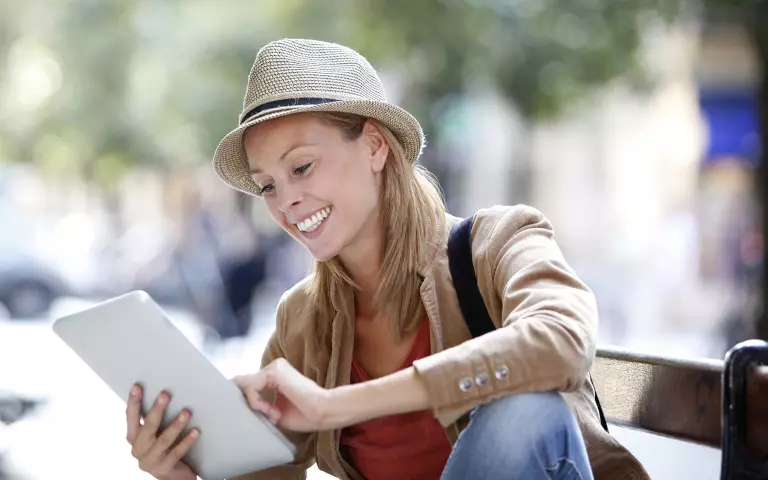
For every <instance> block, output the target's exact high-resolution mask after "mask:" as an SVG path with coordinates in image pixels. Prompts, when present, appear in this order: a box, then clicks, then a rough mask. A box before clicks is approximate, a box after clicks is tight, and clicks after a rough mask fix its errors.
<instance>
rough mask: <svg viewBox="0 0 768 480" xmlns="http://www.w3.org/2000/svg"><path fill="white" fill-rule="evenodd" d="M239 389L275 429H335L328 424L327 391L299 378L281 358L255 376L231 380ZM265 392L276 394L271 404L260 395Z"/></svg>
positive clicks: (304, 378)
mask: <svg viewBox="0 0 768 480" xmlns="http://www.w3.org/2000/svg"><path fill="white" fill-rule="evenodd" d="M232 381H233V382H234V383H235V385H237V386H238V387H240V389H241V390H242V391H243V394H245V397H246V399H247V400H248V405H250V407H251V408H252V409H253V410H256V411H258V412H261V413H263V414H264V415H265V416H266V417H267V418H269V420H270V421H271V422H272V423H274V424H275V425H279V426H280V427H283V428H285V429H287V430H292V431H295V432H316V431H320V430H330V429H333V428H338V427H339V426H340V425H332V424H331V423H332V422H329V415H328V408H329V406H330V403H331V400H330V390H327V389H325V388H322V387H320V386H319V385H317V384H316V383H315V382H313V381H312V380H310V379H309V378H307V377H305V376H304V375H302V374H301V373H300V372H299V371H298V370H296V369H295V368H293V366H292V365H291V364H290V363H288V361H287V360H286V359H284V358H278V359H275V360H274V361H273V362H272V363H270V364H269V365H267V366H266V367H264V368H262V369H261V370H259V371H258V372H256V373H252V374H249V375H240V376H237V377H235V378H233V379H232ZM264 390H271V391H272V392H274V394H275V403H274V405H273V404H270V403H269V402H267V401H266V400H264V398H263V397H262V395H261V392H263V391H264Z"/></svg>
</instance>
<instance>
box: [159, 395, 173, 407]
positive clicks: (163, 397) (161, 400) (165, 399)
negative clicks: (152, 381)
mask: <svg viewBox="0 0 768 480" xmlns="http://www.w3.org/2000/svg"><path fill="white" fill-rule="evenodd" d="M169 399H170V398H169V397H168V394H165V393H163V394H161V395H160V398H158V399H157V403H159V404H160V405H165V404H166V403H168V400H169Z"/></svg>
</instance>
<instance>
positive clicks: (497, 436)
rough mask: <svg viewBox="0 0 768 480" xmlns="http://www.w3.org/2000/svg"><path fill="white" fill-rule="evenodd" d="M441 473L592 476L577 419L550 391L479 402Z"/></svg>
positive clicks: (513, 476) (490, 476) (470, 476)
mask: <svg viewBox="0 0 768 480" xmlns="http://www.w3.org/2000/svg"><path fill="white" fill-rule="evenodd" d="M512 472H517V473H512ZM445 473H446V475H445V476H444V478H449V479H453V478H462V476H464V478H478V479H480V478H563V479H565V478H576V479H587V478H592V476H591V471H590V467H589V461H588V459H587V454H586V447H585V446H584V440H583V438H582V436H581V431H580V430H579V426H578V424H577V423H576V419H575V417H574V415H573V413H572V412H571V410H570V408H569V407H568V404H567V403H566V402H565V400H564V399H563V397H562V396H561V395H560V394H558V393H554V392H548V393H523V394H518V395H510V396H507V397H502V398H499V399H497V400H495V401H493V402H491V403H489V404H487V405H483V406H480V407H477V408H476V409H475V410H474V411H473V412H472V415H471V421H470V424H469V425H468V426H467V428H466V429H465V430H464V431H463V432H462V434H461V436H460V437H459V440H458V442H457V443H456V445H455V446H454V451H453V453H452V454H451V458H449V459H448V464H447V465H446V470H445ZM523 473H524V474H525V476H517V475H522V474H523ZM467 475H468V476H467ZM498 475H502V476H501V477H499V476H498Z"/></svg>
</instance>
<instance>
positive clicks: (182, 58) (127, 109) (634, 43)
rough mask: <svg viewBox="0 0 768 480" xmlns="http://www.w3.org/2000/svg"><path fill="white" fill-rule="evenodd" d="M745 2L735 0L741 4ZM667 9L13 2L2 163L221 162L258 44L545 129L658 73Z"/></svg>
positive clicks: (66, 169) (0, 124)
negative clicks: (293, 49)
mask: <svg viewBox="0 0 768 480" xmlns="http://www.w3.org/2000/svg"><path fill="white" fill-rule="evenodd" d="M734 1H735V0H734ZM682 5H685V4H684V3H681V2H676V1H672V2H670V1H667V0H612V1H604V0H570V1H567V2H563V1H556V0H424V1H422V0H418V1H414V0H388V1H386V2H385V1H356V0H328V1H325V2H314V1H311V0H260V1H259V2H220V1H216V0H189V1H185V2H156V1H151V0H67V1H64V0H58V1H54V0H25V1H24V2H0V102H1V103H2V104H3V105H4V106H5V107H4V108H3V109H0V110H2V112H0V155H2V157H3V158H0V161H3V160H6V161H27V162H36V163H38V164H39V165H41V166H42V167H44V168H45V169H47V170H48V171H50V172H54V173H55V174H57V175H66V174H85V175H86V176H88V177H89V178H90V179H91V180H93V181H96V182H98V183H101V184H102V185H107V186H108V185H110V184H112V183H113V181H114V179H115V178H116V177H118V176H119V175H120V174H121V173H122V172H124V171H126V170H127V169H129V168H131V166H133V165H137V164H147V165H159V166H163V165H173V164H179V163H184V162H200V161H207V160H208V159H209V157H210V155H211V153H212V151H213V149H214V147H215V145H216V142H217V141H218V140H219V139H220V138H221V136H222V135H223V134H225V133H226V132H227V131H228V130H230V129H231V128H232V127H234V126H235V124H236V118H237V114H238V113H239V111H240V108H241V102H242V95H243V92H244V83H245V78H246V76H247V74H248V71H249V69H250V67H251V64H252V61H253V57H254V55H255V53H256V51H257V50H258V49H259V48H260V47H261V46H262V45H263V44H264V43H266V42H267V41H269V40H272V39H275V38H281V37H289V36H298V37H304V38H318V39H324V40H331V41H337V42H340V43H344V44H348V45H350V46H352V47H354V48H356V49H357V50H359V51H361V52H362V53H363V54H364V55H366V56H367V57H368V58H369V59H370V60H371V61H372V63H374V64H375V65H377V66H378V67H380V70H387V71H395V72H396V73H397V74H399V75H400V76H401V78H402V80H403V81H404V86H405V88H404V98H403V99H402V101H401V103H403V104H404V106H406V107H407V108H408V109H409V110H411V111H412V112H413V113H414V114H415V115H416V116H417V117H418V118H419V119H420V120H421V121H422V122H423V123H424V124H425V127H426V128H427V130H428V131H429V130H432V128H433V120H434V113H433V112H434V110H435V106H436V105H440V101H441V100H442V99H444V98H446V97H447V96H450V95H455V94H457V93H461V92H462V91H466V90H467V89H469V88H472V85H473V84H474V83H475V82H493V83H496V84H497V85H498V86H499V87H500V88H501V90H502V91H503V92H504V93H505V94H506V95H507V96H508V98H509V99H510V100H511V101H512V102H514V103H515V104H517V105H518V106H519V108H520V110H521V112H522V113H523V114H524V115H525V116H526V117H527V118H529V119H531V120H535V119H537V118H541V117H547V116H551V115H555V114H557V113H558V112H559V111H560V110H561V109H562V108H563V107H564V106H566V105H568V104H569V103H570V102H571V101H573V100H575V99H578V98H579V97H581V96H583V95H584V94H585V93H587V92H589V91H590V90H591V89H593V88H595V87H599V86H601V85H604V84H605V83H606V82H610V81H611V80H612V79H615V78H617V77H620V76H629V77H630V78H633V79H637V80H640V81H642V80H648V79H647V78H646V76H645V74H644V69H643V65H642V62H641V60H640V58H639V55H638V51H639V50H638V49H639V47H640V45H641V44H642V42H643V38H644V35H645V34H646V33H647V32H648V31H649V30H652V29H653V28H664V25H665V24H666V23H667V22H668V21H670V20H672V19H674V18H676V17H677V16H678V15H679V14H680V13H681V11H683V6H682Z"/></svg>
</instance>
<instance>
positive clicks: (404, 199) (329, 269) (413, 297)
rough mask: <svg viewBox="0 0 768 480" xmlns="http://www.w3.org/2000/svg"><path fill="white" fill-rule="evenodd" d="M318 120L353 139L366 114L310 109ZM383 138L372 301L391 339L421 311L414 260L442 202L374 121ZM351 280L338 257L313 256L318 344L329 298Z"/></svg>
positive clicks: (327, 334) (440, 215) (326, 328)
mask: <svg viewBox="0 0 768 480" xmlns="http://www.w3.org/2000/svg"><path fill="white" fill-rule="evenodd" d="M313 115H315V116H317V117H319V118H320V119H321V120H322V121H323V122H325V123H327V124H330V125H333V126H336V127H338V128H340V129H341V130H342V131H343V132H344V134H345V138H346V139H347V140H350V141H352V140H356V139H357V138H359V137H360V135H361V134H362V132H363V126H364V124H365V122H366V120H368V119H367V118H365V117H362V116H359V115H354V114H344V113H328V112H315V113H313ZM377 125H378V127H379V128H380V129H381V131H382V133H383V134H384V137H385V138H386V141H387V143H388V144H389V156H388V157H387V161H386V164H385V165H384V170H383V181H382V188H381V197H380V202H381V208H380V209H379V210H380V212H381V223H382V225H383V229H384V241H383V248H384V251H383V255H382V264H381V272H380V276H379V285H378V289H377V291H376V293H375V296H374V307H375V308H376V310H377V311H378V312H379V313H384V314H386V315H387V317H388V319H389V322H390V332H391V333H392V335H393V337H394V338H395V339H396V340H400V339H402V338H403V337H404V336H405V335H407V334H408V333H411V332H413V331H414V330H415V329H416V328H417V327H418V325H419V322H420V321H421V319H422V318H423V317H424V314H425V312H424V306H423V305H422V303H421V296H420V291H419V290H420V287H421V283H422V281H423V278H422V277H421V276H420V275H419V271H418V270H419V261H420V260H422V257H423V254H424V250H425V248H426V247H427V242H429V241H430V240H431V239H432V238H433V236H434V232H435V229H436V228H437V225H438V224H443V221H444V218H445V204H444V202H443V197H442V194H441V192H440V188H439V186H438V184H437V181H436V179H435V177H434V176H433V175H432V174H431V173H429V172H428V171H427V170H425V169H424V168H423V167H421V166H420V165H413V164H411V163H410V162H409V161H408V160H407V159H406V157H405V152H404V151H403V147H402V146H401V144H400V142H399V141H398V139H397V137H396V136H395V135H394V134H393V133H392V132H391V131H390V130H389V129H388V128H386V127H385V126H383V125H381V124H379V123H378V122H377ZM349 286H351V287H352V288H356V285H355V284H354V282H353V281H352V279H351V278H350V277H349V275H348V274H347V272H346V271H345V270H344V267H343V266H342V264H341V262H340V261H339V259H338V258H333V259H331V260H327V261H323V262H315V264H314V268H313V276H312V279H311V281H310V284H309V289H310V295H311V298H312V300H313V303H314V306H315V308H316V312H317V315H316V316H315V318H316V330H317V332H316V333H317V335H316V336H315V338H316V339H317V345H316V346H317V347H320V348H322V347H323V346H325V347H326V348H327V346H328V345H330V339H331V321H332V319H333V318H334V316H335V312H336V311H335V308H334V304H333V298H335V297H336V296H337V295H338V294H339V293H340V292H341V291H342V289H343V288H345V287H349Z"/></svg>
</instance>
